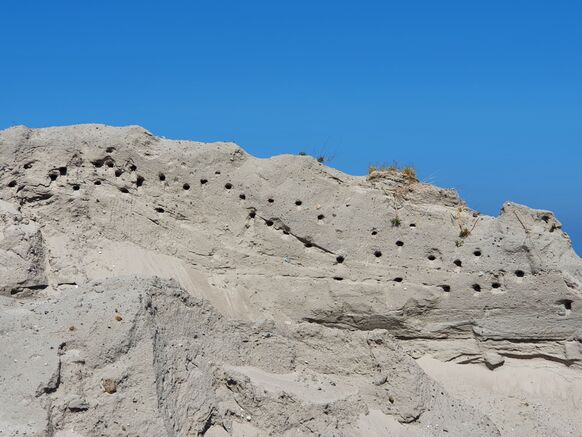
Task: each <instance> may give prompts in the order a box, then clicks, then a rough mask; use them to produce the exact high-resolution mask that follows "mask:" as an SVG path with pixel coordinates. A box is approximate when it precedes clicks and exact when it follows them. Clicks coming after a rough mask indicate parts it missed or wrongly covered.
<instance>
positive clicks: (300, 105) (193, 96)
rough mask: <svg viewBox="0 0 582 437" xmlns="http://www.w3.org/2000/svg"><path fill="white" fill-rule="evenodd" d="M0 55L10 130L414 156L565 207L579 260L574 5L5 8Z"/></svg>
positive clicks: (447, 176) (442, 173) (493, 204)
mask: <svg viewBox="0 0 582 437" xmlns="http://www.w3.org/2000/svg"><path fill="white" fill-rule="evenodd" d="M0 49H1V50H0V86H1V88H0V128H5V127H9V126H11V125H15V124H25V125H27V126H30V127H44V126H52V125H63V124H74V123H94V122H97V123H107V124H112V125H127V124H139V125H142V126H144V127H145V128H147V129H149V130H150V131H152V132H153V133H155V134H157V135H163V136H166V137H168V138H179V139H193V140H200V141H216V140H230V141H235V142H237V143H239V144H240V145H241V146H242V147H244V148H245V149H246V150H247V151H249V152H250V153H252V154H254V155H257V156H261V157H266V156H270V155H273V154H279V153H297V152H299V151H306V152H309V153H313V154H318V153H324V154H328V155H332V156H334V157H335V159H334V160H333V161H332V162H331V165H332V166H334V167H337V168H339V169H341V170H343V171H346V172H348V173H352V174H365V173H366V171H367V167H368V165H369V164H370V163H380V162H385V163H392V162H393V161H397V162H398V163H400V164H413V165H415V166H416V168H417V170H418V173H419V175H420V177H421V179H423V180H425V181H429V182H432V183H435V184H438V185H441V186H445V187H455V188H457V189H458V190H459V192H460V193H461V195H462V196H463V197H464V198H465V199H466V200H467V201H468V203H469V206H471V207H473V208H475V209H478V210H480V211H482V212H484V213H487V214H492V215H497V214H498V212H499V208H500V207H501V205H502V203H503V202H504V201H506V200H512V201H515V202H519V203H524V204H527V205H529V206H532V207H536V208H544V209H551V210H553V211H555V212H556V214H557V216H558V218H559V219H560V220H561V221H562V222H563V224H564V229H565V230H566V231H567V232H568V233H569V234H570V235H571V237H572V239H573V241H574V244H575V247H576V248H577V252H578V253H579V254H580V253H582V2H581V1H578V0H570V1H567V0H564V1H562V0H556V1H548V0H546V1H537V0H528V1H519V0H511V1H507V0H504V1H500V0H488V1H467V0H463V1H449V0H441V1H434V0H430V1H428V0H427V1H414V0H410V1H399V2H396V1H364V0H360V1H351V2H344V1H316V0H311V1H303V0H295V1H288V2H283V1H275V0H270V1H260V2H259V1H251V0H247V1H221V0H212V1H210V0H207V1H147V0H140V1H131V0H123V1H121V0H117V1H109V0H100V1H95V2H89V1H78V0H75V1H60V0H51V1H41V0H38V1H27V0H18V1H16V0H6V1H3V2H2V6H1V9H0Z"/></svg>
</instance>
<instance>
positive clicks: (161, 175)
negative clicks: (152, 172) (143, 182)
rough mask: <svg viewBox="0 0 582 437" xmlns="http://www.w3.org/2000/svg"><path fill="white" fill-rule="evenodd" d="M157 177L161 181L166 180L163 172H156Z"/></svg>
mask: <svg viewBox="0 0 582 437" xmlns="http://www.w3.org/2000/svg"><path fill="white" fill-rule="evenodd" d="M158 179H159V180H160V181H161V182H164V181H165V180H166V175H165V174H163V173H160V174H158Z"/></svg>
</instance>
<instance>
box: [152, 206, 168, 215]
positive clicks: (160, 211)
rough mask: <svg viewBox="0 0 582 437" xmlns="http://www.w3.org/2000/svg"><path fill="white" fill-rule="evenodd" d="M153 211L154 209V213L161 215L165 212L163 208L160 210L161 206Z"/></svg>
mask: <svg viewBox="0 0 582 437" xmlns="http://www.w3.org/2000/svg"><path fill="white" fill-rule="evenodd" d="M154 209H155V211H156V212H159V213H160V214H163V213H164V212H166V211H165V210H164V208H162V207H161V206H158V207H156V208H154Z"/></svg>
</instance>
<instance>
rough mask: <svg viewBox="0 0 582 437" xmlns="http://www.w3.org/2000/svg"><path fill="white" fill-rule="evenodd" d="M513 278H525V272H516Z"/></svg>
mask: <svg viewBox="0 0 582 437" xmlns="http://www.w3.org/2000/svg"><path fill="white" fill-rule="evenodd" d="M515 276H517V277H518V278H523V277H524V276H525V272H524V271H523V270H516V271H515Z"/></svg>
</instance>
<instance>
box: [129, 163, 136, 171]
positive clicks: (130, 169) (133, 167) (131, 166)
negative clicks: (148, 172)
mask: <svg viewBox="0 0 582 437" xmlns="http://www.w3.org/2000/svg"><path fill="white" fill-rule="evenodd" d="M136 170H137V166H136V165H135V164H131V165H130V166H129V171H136Z"/></svg>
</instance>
